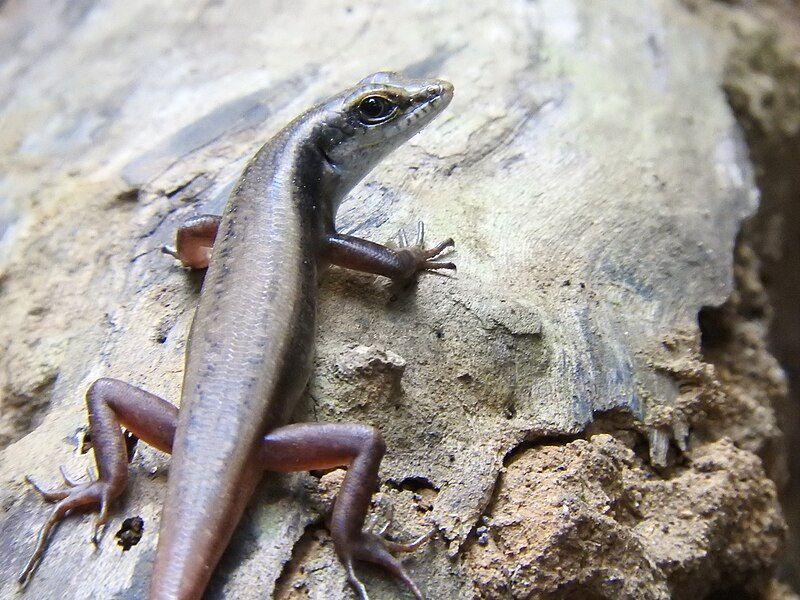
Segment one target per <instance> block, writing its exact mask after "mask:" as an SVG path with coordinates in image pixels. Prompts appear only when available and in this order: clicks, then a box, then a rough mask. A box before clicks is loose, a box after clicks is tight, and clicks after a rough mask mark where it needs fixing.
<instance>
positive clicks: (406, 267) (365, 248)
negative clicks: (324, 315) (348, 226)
mask: <svg viewBox="0 0 800 600" xmlns="http://www.w3.org/2000/svg"><path fill="white" fill-rule="evenodd" d="M399 237H400V247H399V248H397V249H392V248H388V247H386V246H383V245H381V244H377V243H375V242H370V241H369V240H365V239H362V238H358V237H353V236H350V235H345V234H341V233H332V234H329V235H328V236H327V237H326V239H325V249H324V254H325V258H326V259H327V260H328V261H329V262H331V263H333V264H335V265H338V266H340V267H347V268H348V269H354V270H356V271H365V272H367V273H374V274H375V275H383V276H384V277H389V278H390V279H392V280H394V281H396V282H398V283H401V284H402V283H406V282H408V281H409V280H410V279H412V278H413V277H414V275H416V274H417V273H419V272H420V271H429V270H432V269H453V270H455V268H456V266H455V265H454V264H453V263H451V262H441V261H437V260H435V259H436V257H438V256H439V255H440V254H441V253H442V252H444V250H446V249H447V248H450V247H453V246H455V242H453V239H452V238H448V239H446V240H445V241H443V242H441V243H440V244H437V245H436V246H434V247H433V248H430V249H428V250H426V249H425V247H424V245H423V243H424V238H425V227H424V225H423V224H422V223H421V222H420V223H419V224H418V226H417V238H416V240H415V242H414V243H413V244H409V243H408V240H407V239H406V234H405V232H404V231H402V230H401V231H400V236H399Z"/></svg>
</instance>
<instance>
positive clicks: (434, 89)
mask: <svg viewBox="0 0 800 600" xmlns="http://www.w3.org/2000/svg"><path fill="white" fill-rule="evenodd" d="M425 92H426V93H427V94H428V96H438V95H439V94H441V93H442V86H440V85H439V84H436V85H429V86H428V87H427V88H426V89H425Z"/></svg>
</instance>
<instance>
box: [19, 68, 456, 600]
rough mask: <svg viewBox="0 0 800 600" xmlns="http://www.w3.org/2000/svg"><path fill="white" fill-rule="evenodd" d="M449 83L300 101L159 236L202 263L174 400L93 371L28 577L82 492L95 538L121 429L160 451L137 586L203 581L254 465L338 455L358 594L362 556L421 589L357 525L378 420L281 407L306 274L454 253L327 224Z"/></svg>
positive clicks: (301, 333) (397, 269)
mask: <svg viewBox="0 0 800 600" xmlns="http://www.w3.org/2000/svg"><path fill="white" fill-rule="evenodd" d="M452 97H453V86H452V84H450V83H449V82H447V81H445V80H441V79H412V78H407V77H405V76H403V75H400V74H398V73H393V72H386V71H382V72H378V73H374V74H372V75H370V76H368V77H366V78H365V79H363V80H361V81H360V82H359V83H358V84H357V85H355V86H354V87H352V88H350V89H347V90H345V91H343V92H341V93H339V94H337V95H335V96H333V97H331V98H329V99H327V100H325V101H323V102H322V103H320V104H318V105H316V106H314V107H313V108H311V109H309V110H307V111H306V112H304V113H303V114H301V115H300V116H298V117H297V118H295V119H294V120H293V121H291V122H290V123H289V124H288V125H287V126H286V127H284V128H283V129H282V130H281V131H280V132H279V133H277V134H276V135H275V136H274V137H273V138H272V139H270V140H269V141H268V142H267V143H266V144H265V145H264V146H263V147H262V148H261V149H260V150H259V151H258V152H257V153H256V154H255V155H254V157H253V158H252V159H251V160H250V161H249V162H248V163H247V165H246V166H245V167H244V169H243V171H242V174H241V176H240V178H239V180H238V182H237V183H236V185H235V186H234V187H233V189H232V191H231V193H230V196H229V198H228V202H227V204H226V206H225V209H224V210H223V214H222V215H221V216H216V215H201V216H199V217H194V218H191V219H189V220H187V221H186V222H185V223H183V225H182V226H181V227H179V228H178V230H177V233H176V243H175V246H174V247H167V246H165V247H164V248H163V250H164V251H165V252H167V253H169V254H172V255H173V256H174V257H175V258H177V259H178V260H180V262H181V263H182V264H183V265H184V266H186V267H189V268H191V269H207V270H206V274H205V278H204V282H203V286H202V290H201V293H200V300H199V303H198V306H197V309H196V312H195V315H194V319H193V321H192V325H191V327H190V331H189V336H188V340H187V350H186V359H185V368H184V377H183V384H182V389H181V402H180V409H178V408H177V407H176V406H174V405H173V404H171V403H169V402H168V401H166V400H164V399H162V398H160V397H158V396H156V395H154V394H151V393H149V392H147V391H145V390H143V389H140V388H138V387H135V386H132V385H130V384H128V383H126V382H124V381H121V380H118V379H111V378H101V379H98V380H97V381H95V382H94V383H93V384H91V386H90V387H89V388H88V390H87V392H86V404H87V412H88V421H89V434H90V438H91V444H92V447H93V451H94V459H95V464H96V468H97V475H96V476H93V477H90V479H89V480H88V481H83V482H75V481H71V480H70V479H69V478H68V477H67V475H66V473H65V472H64V470H63V468H62V476H63V477H64V481H65V485H64V486H63V487H60V488H58V489H53V490H46V489H43V488H42V487H40V486H39V485H37V484H36V483H35V482H34V481H33V479H31V478H30V477H28V478H27V480H28V481H29V483H31V484H32V485H33V487H34V488H35V489H36V490H37V491H38V492H39V493H40V494H41V495H42V496H43V498H44V499H45V500H46V501H49V502H54V503H55V506H54V508H53V509H52V512H51V513H50V516H49V518H48V519H47V520H46V522H45V523H44V525H43V526H42V528H41V531H40V532H39V536H38V539H37V543H36V547H35V550H34V552H33V554H32V556H31V558H30V561H29V562H28V564H27V566H26V567H25V568H24V570H23V571H22V573H21V575H20V582H21V583H25V582H26V581H27V580H28V579H29V578H30V577H31V575H32V573H33V571H34V569H35V568H36V567H37V565H38V563H39V562H40V560H41V559H42V557H43V554H44V551H45V548H46V545H47V541H48V538H49V536H50V534H51V532H52V530H53V528H54V527H55V526H56V525H57V524H58V523H59V522H60V521H61V520H62V519H63V518H64V517H65V516H66V515H67V514H68V513H70V512H72V511H73V510H74V509H78V508H80V507H84V508H95V509H96V510H97V511H98V512H97V515H96V516H95V518H94V525H93V530H92V531H93V537H92V539H93V541H95V543H96V541H97V536H98V535H99V533H100V532H101V531H102V529H103V527H104V526H105V524H106V522H107V521H108V518H109V513H110V506H111V504H112V503H113V501H114V500H115V499H116V498H118V497H119V496H120V494H122V493H123V491H124V489H125V486H126V483H127V477H128V472H127V469H128V460H129V459H128V456H127V452H126V444H125V439H124V434H123V430H122V428H125V429H127V430H128V431H129V432H130V433H132V434H133V435H134V436H136V437H137V438H139V439H140V440H142V441H144V442H146V443H147V444H149V445H151V446H153V447H155V448H157V449H159V450H162V451H165V452H169V453H171V455H172V458H171V465H170V471H169V476H168V480H167V493H166V500H165V503H164V507H163V510H162V515H161V522H160V527H159V534H158V542H157V547H156V553H155V559H154V564H153V574H152V577H151V581H150V587H149V598H150V600H194V599H199V598H201V597H202V595H203V593H204V590H205V588H206V586H207V584H208V581H209V579H210V577H211V574H212V572H213V570H214V568H215V567H216V565H217V562H218V561H219V558H220V556H221V554H222V552H223V551H224V549H225V547H226V546H227V545H228V543H229V541H230V538H231V535H232V533H233V531H234V529H235V528H236V526H237V524H238V522H239V520H240V518H241V516H242V513H243V511H244V509H245V507H246V504H247V502H248V500H249V498H250V496H251V495H252V492H253V491H254V488H255V486H256V484H257V483H258V481H259V480H260V479H261V477H262V475H263V473H264V472H265V471H273V472H294V471H307V470H318V469H328V468H333V467H342V466H346V467H347V472H346V475H345V478H344V480H343V482H342V485H341V489H340V491H339V493H338V495H337V499H336V501H335V503H334V507H333V511H332V514H331V517H330V522H329V529H330V532H331V538H332V540H333V543H334V547H335V550H336V554H337V555H338V557H339V559H340V561H341V563H342V565H343V566H344V569H345V571H346V575H347V580H348V582H349V584H350V585H351V586H352V587H353V589H354V590H355V592H356V593H357V595H358V596H359V597H360V598H361V599H362V600H366V599H367V592H366V589H365V586H364V584H363V583H362V582H361V581H360V580H359V579H358V577H357V575H356V573H355V571H354V562H355V561H358V560H361V561H369V562H373V563H376V564H378V565H380V566H382V567H383V568H385V569H386V570H387V571H388V572H389V573H391V574H392V575H393V576H395V577H396V578H398V579H399V580H400V581H402V582H403V583H404V584H405V585H406V586H407V587H408V589H409V590H410V591H411V592H412V593H413V594H414V596H415V597H416V598H417V599H418V600H421V599H422V598H423V595H422V593H421V591H420V589H419V588H418V586H417V585H416V584H415V583H414V582H413V581H412V579H411V578H410V576H409V575H408V573H407V572H406V570H405V568H404V567H403V565H402V563H401V562H400V561H399V560H398V559H397V557H396V556H395V554H396V553H398V552H410V551H413V550H414V549H416V548H417V547H418V546H419V545H420V544H421V543H423V542H424V541H425V540H426V539H427V538H428V537H429V536H423V537H422V538H420V539H418V540H416V541H414V542H411V543H409V544H401V543H398V542H393V541H390V540H388V539H386V538H385V537H383V535H382V534H381V533H376V532H374V531H372V530H371V529H369V528H365V527H364V521H365V518H366V514H367V511H368V509H369V503H370V500H371V497H372V494H373V493H374V491H375V487H376V485H377V481H378V468H379V465H380V462H381V460H382V458H383V455H384V453H385V451H386V444H385V442H384V441H383V438H382V437H381V434H380V432H379V431H378V430H377V429H375V428H373V427H370V426H367V425H361V424H347V423H318V422H308V423H291V422H290V420H291V417H292V413H293V411H294V409H295V406H296V405H297V403H298V401H299V399H300V398H301V397H302V394H303V392H304V389H305V387H306V384H307V382H308V380H309V377H310V375H311V372H312V358H313V347H314V333H315V315H316V304H317V288H318V279H319V276H320V274H321V273H322V272H323V271H324V269H326V268H327V267H328V266H329V265H331V264H333V265H338V266H342V267H346V268H351V269H355V270H359V271H363V272H368V273H373V274H377V275H382V276H385V277H389V278H391V279H392V280H393V281H394V282H395V283H396V284H398V285H403V284H406V283H408V282H410V281H412V280H413V279H414V278H415V277H416V275H417V274H418V273H420V272H422V271H427V270H433V269H455V265H454V264H453V263H451V262H442V261H441V260H439V257H440V255H441V254H442V252H444V251H445V250H446V249H447V248H450V247H452V246H454V242H453V240H452V238H450V239H447V240H445V241H443V242H442V243H440V244H437V245H435V246H434V247H432V248H430V249H426V248H425V246H424V244H423V233H424V229H423V227H422V224H421V223H420V227H419V230H418V232H417V233H418V234H417V239H416V240H415V242H414V243H413V244H409V242H408V240H407V239H406V236H405V234H401V235H400V244H399V246H398V247H395V248H390V247H388V246H384V245H380V244H378V243H375V242H372V241H369V240H366V239H362V238H358V237H354V236H351V235H346V234H343V233H339V232H337V230H336V212H337V209H338V207H339V205H340V203H341V201H342V199H343V198H344V197H345V195H346V194H347V193H348V192H349V191H350V190H351V189H352V188H353V186H355V185H356V184H357V183H358V182H359V181H360V180H361V179H363V178H364V177H365V176H366V174H367V173H369V172H370V171H371V170H372V169H373V167H374V166H375V165H377V164H378V162H380V161H381V159H383V158H384V157H385V156H387V155H388V154H389V153H391V152H392V151H393V150H394V149H395V148H397V147H398V146H400V145H401V144H402V143H404V142H405V141H407V140H408V139H409V138H411V137H412V136H413V135H414V134H416V133H417V132H418V131H419V130H420V129H422V128H423V127H424V126H425V125H426V124H428V123H429V122H430V121H432V120H433V119H434V118H435V117H436V116H437V115H439V114H440V113H441V112H442V111H443V110H444V109H445V108H446V107H447V105H448V104H449V103H450V101H451V99H452Z"/></svg>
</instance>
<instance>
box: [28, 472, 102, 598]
mask: <svg viewBox="0 0 800 600" xmlns="http://www.w3.org/2000/svg"><path fill="white" fill-rule="evenodd" d="M60 471H61V477H62V478H63V479H64V487H61V488H58V489H54V490H45V489H43V488H41V487H40V486H39V485H38V484H37V483H36V482H34V481H33V479H31V478H30V477H26V478H25V480H26V481H27V482H28V483H29V484H31V486H33V489H35V490H36V491H37V492H39V494H41V496H42V498H44V500H45V501H47V502H55V503H56V505H55V507H54V508H53V510H52V511H51V513H50V517H49V518H48V519H47V521H46V522H45V524H44V525H43V526H42V529H41V530H40V531H39V536H38V539H37V541H36V549H35V550H34V551H33V555H32V556H31V559H30V560H29V561H28V564H27V565H26V566H25V568H24V569H23V570H22V573H20V575H19V578H18V580H19V582H20V583H21V584H23V585H24V584H25V583H27V581H28V579H29V578H30V576H31V574H32V573H33V571H34V570H35V569H36V566H37V564H38V562H39V559H41V557H42V554H44V550H45V547H46V546H47V541H48V539H49V537H50V533H51V532H52V530H53V528H54V527H55V526H56V525H58V523H60V522H61V521H62V520H63V519H64V517H65V516H67V514H68V513H70V512H71V511H73V510H75V509H76V508H80V507H82V506H87V505H91V504H99V505H100V511H99V513H98V515H97V516H96V517H95V519H94V523H93V525H92V538H91V539H92V542H93V543H94V544H97V539H98V534H99V532H100V530H101V528H102V527H103V525H105V523H106V521H107V520H108V505H109V502H110V501H111V500H112V498H113V496H112V493H111V487H110V486H109V484H108V483H106V482H105V481H102V480H99V479H95V478H93V477H92V476H91V474H90V476H89V481H88V482H85V483H79V482H76V481H73V480H71V479H70V478H69V477H68V476H67V474H66V472H65V471H64V467H61V469H60Z"/></svg>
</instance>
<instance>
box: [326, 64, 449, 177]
mask: <svg viewBox="0 0 800 600" xmlns="http://www.w3.org/2000/svg"><path fill="white" fill-rule="evenodd" d="M452 98H453V85H452V84H451V83H449V82H448V81H444V80H442V79H409V78H406V77H404V76H403V75H400V74H398V73H391V72H379V73H374V74H372V75H370V76H368V77H366V78H364V79H362V80H361V81H360V82H359V83H358V84H357V85H356V86H355V87H353V88H351V89H349V90H347V91H345V92H343V93H342V94H339V95H338V96H335V97H333V98H331V99H330V100H329V101H327V102H326V103H324V104H323V105H322V106H321V107H320V108H321V112H322V113H323V119H322V123H323V126H322V129H321V132H320V133H321V136H320V138H319V149H320V152H321V154H322V156H323V157H324V159H325V161H326V162H327V164H328V166H329V167H330V169H331V170H332V172H333V174H334V175H335V176H336V177H337V178H338V179H339V180H340V184H341V188H342V191H347V190H349V188H350V187H352V186H353V185H355V184H356V183H357V182H358V181H359V180H361V179H362V178H363V177H364V176H365V175H366V174H367V173H369V172H370V171H371V170H372V168H373V167H374V166H375V165H376V164H378V162H380V161H381V159H383V158H384V157H385V156H386V155H387V154H389V153H390V152H392V150H394V149H395V148H397V147H398V146H400V145H401V144H402V143H403V142H405V141H406V140H408V139H409V138H411V137H412V136H413V135H414V134H415V133H417V132H418V131H419V130H420V129H422V128H423V127H425V125H427V124H428V123H430V122H431V121H432V120H433V119H434V118H435V117H436V116H437V115H438V114H439V113H441V112H442V111H443V110H444V109H445V108H446V107H447V105H448V104H449V103H450V100H452Z"/></svg>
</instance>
